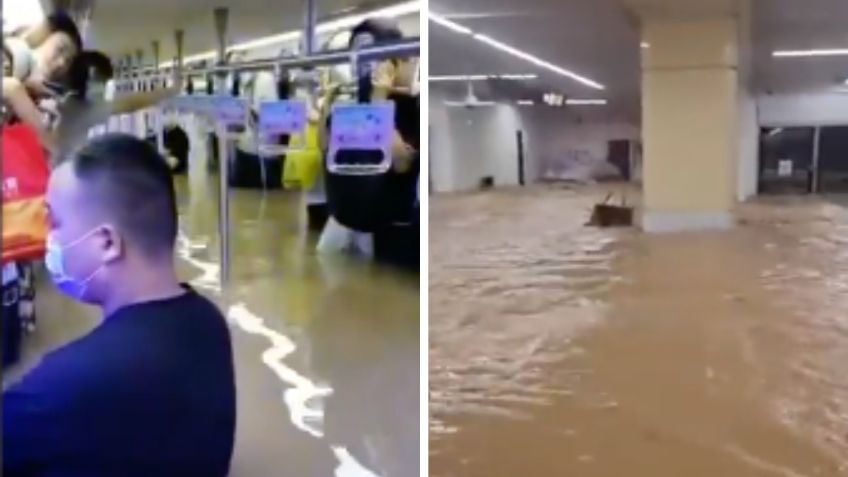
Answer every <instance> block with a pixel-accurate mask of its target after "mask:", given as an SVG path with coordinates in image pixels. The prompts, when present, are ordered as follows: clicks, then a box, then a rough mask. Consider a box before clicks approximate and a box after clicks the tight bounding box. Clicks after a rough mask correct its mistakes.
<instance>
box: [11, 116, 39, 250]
mask: <svg viewBox="0 0 848 477" xmlns="http://www.w3.org/2000/svg"><path fill="white" fill-rule="evenodd" d="M2 151H3V156H2V164H3V261H2V263H3V264H4V265H5V264H7V263H9V262H14V261H24V260H32V259H38V258H41V257H42V256H43V255H44V251H45V242H46V240H47V231H48V229H49V227H48V223H47V204H46V199H45V194H46V192H47V181H48V180H49V178H50V166H49V165H48V162H47V154H46V152H45V150H44V148H43V147H41V142H40V141H39V139H38V134H37V133H36V132H35V130H33V129H32V128H30V127H29V126H26V125H23V124H15V125H11V126H3V150H2Z"/></svg>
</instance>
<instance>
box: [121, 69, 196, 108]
mask: <svg viewBox="0 0 848 477" xmlns="http://www.w3.org/2000/svg"><path fill="white" fill-rule="evenodd" d="M182 90H183V76H182V72H181V71H178V70H174V76H173V78H172V81H171V87H169V88H164V89H158V90H156V91H148V92H144V93H134V94H129V95H125V96H121V97H119V98H115V99H113V100H112V101H111V102H110V104H111V106H112V108H111V109H112V111H111V113H112V114H113V115H120V114H129V113H134V112H136V111H141V110H142V109H147V108H151V107H153V106H156V105H157V104H159V103H161V102H162V101H165V100H167V99H170V98H173V97H174V96H179V94H180V93H182Z"/></svg>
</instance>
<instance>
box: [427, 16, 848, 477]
mask: <svg viewBox="0 0 848 477" xmlns="http://www.w3.org/2000/svg"><path fill="white" fill-rule="evenodd" d="M428 16H429V19H430V22H429V23H430V26H429V28H430V37H429V45H430V50H429V51H430V54H429V61H430V70H429V77H428V80H429V82H430V92H429V127H430V136H429V141H430V144H431V154H430V158H429V160H430V164H431V169H430V176H429V180H430V184H429V185H430V188H431V190H432V193H431V196H430V204H429V206H430V209H429V212H430V237H431V242H430V246H429V255H430V257H429V261H430V265H429V287H430V308H429V313H430V319H429V337H430V342H429V348H430V362H429V367H430V383H429V386H430V389H429V395H430V471H431V475H433V476H438V477H450V476H464V477H476V476H479V477H483V476H485V477H499V476H503V477H506V476H515V475H534V476H535V475H539V476H541V475H545V476H547V475H551V476H552V475H557V476H583V477H621V476H646V477H647V476H650V477H678V476H682V475H688V476H699V477H701V476H703V477H715V476H733V477H755V476H756V477H767V476H768V477H772V476H773V477H777V476H785V477H788V476H793V477H800V476H804V477H812V476H828V477H838V476H842V475H848V474H846V472H848V438H846V435H848V418H846V416H848V393H846V389H848V388H846V384H848V381H846V377H848V372H846V367H845V366H846V365H845V362H846V360H845V358H846V349H848V334H846V320H845V313H844V307H843V305H844V301H845V291H846V286H845V277H846V275H845V270H846V268H845V267H846V263H845V257H846V255H845V244H846V231H848V229H846V225H848V214H846V208H845V205H846V200H845V195H844V193H845V192H846V189H845V181H844V173H842V172H841V171H844V167H845V166H846V165H847V164H848V148H846V144H847V143H846V140H848V135H846V131H848V130H846V126H848V102H847V101H846V99H848V96H846V95H845V94H844V93H845V91H846V81H848V56H845V55H846V51H845V46H846V43H845V31H846V30H845V21H844V19H845V18H848V10H846V4H845V2H841V1H828V0H815V1H807V2H803V3H799V2H793V1H783V0H767V1H759V2H757V1H754V2H746V1H737V0H728V1H711V0H698V1H676V0H675V1H665V0H652V1H643V0H621V1H619V0H592V1H581V0H567V1H566V0H559V1H545V0H538V1H535V0H534V1H527V2H522V4H521V8H518V7H516V6H515V4H514V3H512V2H507V1H496V0H479V1H475V0H469V1H465V0H463V1H451V0H433V1H431V2H430V7H429V13H428ZM444 52H451V54H450V55H447V54H445V53H444ZM612 225H627V226H623V227H612Z"/></svg>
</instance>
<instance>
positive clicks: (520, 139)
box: [515, 131, 524, 186]
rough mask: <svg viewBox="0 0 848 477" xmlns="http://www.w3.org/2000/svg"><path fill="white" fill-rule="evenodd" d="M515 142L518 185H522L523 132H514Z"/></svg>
mask: <svg viewBox="0 0 848 477" xmlns="http://www.w3.org/2000/svg"><path fill="white" fill-rule="evenodd" d="M515 142H516V145H517V146H518V185H522V186H523V185H524V132H523V131H516V132H515Z"/></svg>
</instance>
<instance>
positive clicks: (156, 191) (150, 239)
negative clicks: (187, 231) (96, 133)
mask: <svg viewBox="0 0 848 477" xmlns="http://www.w3.org/2000/svg"><path fill="white" fill-rule="evenodd" d="M72 159H73V170H74V173H75V174H76V176H77V178H78V179H80V180H81V181H82V182H83V183H84V185H85V187H86V189H87V190H90V191H92V192H93V193H94V194H95V197H96V200H98V201H100V203H101V205H102V206H103V208H104V210H105V211H106V212H107V213H108V214H110V215H112V217H113V218H114V220H116V222H117V223H116V225H117V226H118V227H119V228H120V230H121V232H122V233H124V234H126V238H127V240H128V241H129V242H131V243H132V245H134V246H136V247H138V248H139V249H141V250H142V251H143V252H144V253H146V254H147V255H148V256H151V257H162V256H165V255H168V256H170V254H171V253H172V252H173V249H174V242H175V240H176V237H177V201H176V193H175V192H174V182H173V177H172V176H171V172H170V170H169V169H168V166H167V163H166V162H165V159H164V158H163V157H162V156H161V155H160V154H159V153H158V152H156V149H155V148H154V147H153V146H152V145H151V144H149V143H147V142H145V141H142V140H141V139H137V138H135V137H133V136H130V135H127V134H107V135H103V136H100V137H98V138H96V139H94V140H92V141H90V142H88V143H87V144H86V145H85V146H83V147H82V148H81V149H80V150H78V151H77V152H76V153H75V155H74V157H73V158H72Z"/></svg>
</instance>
